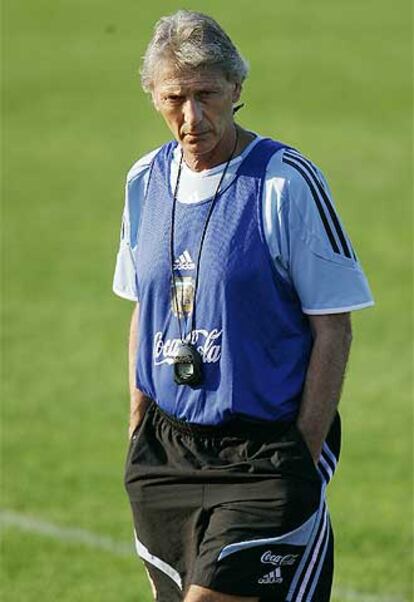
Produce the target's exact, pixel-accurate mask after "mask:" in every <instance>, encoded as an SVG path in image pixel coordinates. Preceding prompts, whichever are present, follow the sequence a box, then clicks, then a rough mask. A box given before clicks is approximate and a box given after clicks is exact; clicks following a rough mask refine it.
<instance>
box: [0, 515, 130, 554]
mask: <svg viewBox="0 0 414 602" xmlns="http://www.w3.org/2000/svg"><path fill="white" fill-rule="evenodd" d="M0 524H2V525H4V527H16V528H17V529H21V530H22V531H28V532H29V533H37V534H38V535H46V536H47V537H52V538H53V539H58V540H60V541H64V542H68V543H76V544H83V545H84V546H87V547H88V548H95V549H98V550H105V551H106V552H111V553H112V554H115V555H116V556H131V555H132V554H133V553H134V545H133V540H132V537H131V544H130V545H128V544H127V543H123V542H120V541H115V540H114V539H112V538H111V537H106V536H104V535H96V533H91V532H90V531H86V530H85V529H78V528H72V527H59V526H57V525H54V524H53V523H48V522H46V521H43V520H39V519H38V518H34V517H32V516H28V515H26V514H20V513H17V512H12V511H11V510H0Z"/></svg>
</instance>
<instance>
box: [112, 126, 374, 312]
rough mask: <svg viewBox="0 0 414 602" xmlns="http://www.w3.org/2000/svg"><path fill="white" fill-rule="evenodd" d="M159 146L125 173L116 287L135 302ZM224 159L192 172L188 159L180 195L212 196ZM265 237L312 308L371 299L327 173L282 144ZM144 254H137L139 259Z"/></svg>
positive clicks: (269, 185) (269, 190)
mask: <svg viewBox="0 0 414 602" xmlns="http://www.w3.org/2000/svg"><path fill="white" fill-rule="evenodd" d="M262 139H263V138H262V137H261V136H256V138H255V139H254V140H253V141H252V142H251V143H250V144H249V145H248V146H247V147H246V148H245V149H244V151H243V153H241V154H240V155H238V156H237V157H235V158H234V159H233V160H232V161H231V162H230V164H229V167H228V169H227V173H226V176H225V178H224V181H223V183H222V187H223V188H227V186H228V185H229V184H230V183H231V181H232V180H233V179H234V178H235V176H236V172H237V169H238V167H239V165H240V163H241V161H242V160H243V159H244V158H245V157H246V156H247V154H248V153H249V152H250V151H251V150H252V149H253V147H254V146H255V145H256V144H257V143H258V142H259V141H260V140H262ZM158 151H159V149H156V150H155V151H152V152H151V153H148V154H147V155H145V156H144V157H142V158H141V159H140V160H139V161H137V162H136V163H135V164H134V165H133V166H132V168H131V169H130V171H129V172H128V176H127V183H126V190H125V206H124V213H123V219H122V229H121V240H120V246H119V251H118V256H117V261H116V269H115V275H114V283H113V290H114V292H115V293H116V294H117V295H119V296H120V297H124V298H126V299H130V300H131V301H137V300H138V297H137V290H136V274H135V248H136V244H137V237H138V236H139V223H140V209H141V206H142V200H143V198H144V195H145V189H146V186H147V182H148V176H149V167H150V164H151V161H152V159H153V158H154V156H155V155H156V153H157V152H158ZM180 155H181V149H180V147H179V146H177V147H176V149H175V150H174V154H173V160H172V162H171V173H170V179H171V188H172V189H173V190H174V188H175V184H176V181H177V175H178V166H179V162H180ZM223 169H224V164H222V165H218V166H216V167H213V168H212V169H207V170H204V171H201V172H194V171H192V170H191V169H190V168H188V167H187V166H186V164H185V163H183V166H182V172H181V178H180V184H179V190H178V195H177V201H178V202H180V203H197V202H201V201H205V200H206V199H208V198H211V197H213V196H214V193H215V191H216V187H217V185H218V183H219V180H220V177H221V174H222V172H223ZM262 211H263V225H264V231H265V237H266V241H267V244H268V246H269V250H270V254H271V256H272V258H273V261H274V264H275V267H276V269H277V271H278V273H279V274H280V275H281V276H282V278H284V279H286V280H287V281H288V282H289V283H290V284H292V285H293V286H294V288H295V290H296V292H297V294H298V296H299V299H300V301H301V306H302V311H303V312H304V313H306V314H330V313H342V312H348V311H353V310H357V309H362V308H364V307H368V306H370V305H373V303H374V302H373V299H372V295H371V292H370V289H369V285H368V282H367V279H366V277H365V275H364V272H363V271H362V268H361V265H360V263H359V261H358V259H357V257H356V255H355V253H354V251H353V249H352V245H351V242H350V240H349V237H348V236H347V234H346V232H345V230H344V228H343V226H342V224H341V222H340V220H339V218H338V216H337V213H336V211H335V208H334V204H333V201H332V197H331V194H330V191H329V188H328V185H327V183H326V180H325V178H324V176H323V174H322V173H321V172H320V170H319V169H318V168H317V167H316V166H315V165H314V164H313V163H311V162H310V161H309V160H308V159H306V158H305V157H304V156H303V155H301V154H300V153H298V152H297V151H294V150H292V149H282V150H280V151H278V152H276V153H275V154H274V155H273V156H272V157H271V159H270V161H269V163H268V165H267V169H266V176H265V183H264V187H263V197H262ZM137 261H139V258H138V259H137Z"/></svg>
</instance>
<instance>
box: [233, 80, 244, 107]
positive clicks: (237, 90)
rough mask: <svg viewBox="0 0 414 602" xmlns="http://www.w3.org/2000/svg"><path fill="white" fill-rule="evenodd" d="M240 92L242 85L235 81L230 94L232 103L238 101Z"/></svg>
mask: <svg viewBox="0 0 414 602" xmlns="http://www.w3.org/2000/svg"><path fill="white" fill-rule="evenodd" d="M241 92H242V85H241V84H238V83H235V84H234V89H233V94H232V101H233V103H235V102H238V100H239V99H240V95H241Z"/></svg>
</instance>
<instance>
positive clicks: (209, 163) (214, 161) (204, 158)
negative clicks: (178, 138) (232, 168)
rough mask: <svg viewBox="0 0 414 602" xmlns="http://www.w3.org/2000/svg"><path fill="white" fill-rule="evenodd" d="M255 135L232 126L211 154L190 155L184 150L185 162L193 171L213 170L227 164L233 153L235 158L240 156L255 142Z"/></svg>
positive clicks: (234, 125)
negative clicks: (252, 141)
mask: <svg viewBox="0 0 414 602" xmlns="http://www.w3.org/2000/svg"><path fill="white" fill-rule="evenodd" d="M236 135H237V136H238V139H237V146H236V148H234V144H235V142H236ZM253 138H254V135H253V134H251V133H250V132H246V130H244V129H243V128H240V127H238V126H237V125H236V124H233V125H232V129H231V130H230V131H229V132H228V133H227V135H226V136H223V138H222V140H221V141H220V143H219V144H218V145H217V146H216V147H215V148H214V149H212V150H211V151H210V152H208V153H205V154H203V155H196V154H193V153H188V151H187V152H186V150H185V149H184V150H183V158H184V161H185V163H186V165H187V167H189V168H190V169H192V170H193V171H203V170H205V169H212V168H213V167H216V166H217V165H221V164H222V163H225V162H226V161H227V160H228V159H229V157H230V155H231V154H232V152H233V149H234V152H233V157H236V156H237V155H238V154H240V153H241V152H242V151H243V149H244V148H245V147H246V146H247V145H248V144H249V142H251V140H253Z"/></svg>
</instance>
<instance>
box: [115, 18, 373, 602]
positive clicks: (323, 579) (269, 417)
mask: <svg viewBox="0 0 414 602" xmlns="http://www.w3.org/2000/svg"><path fill="white" fill-rule="evenodd" d="M246 75H247V66H246V63H245V61H244V60H243V59H242V57H241V56H240V54H239V53H238V51H237V49H236V48H235V46H234V45H233V43H232V42H231V40H230V39H229V37H228V36H227V34H226V33H225V32H224V31H223V30H222V29H221V28H220V26H219V25H218V24H217V23H216V22H215V21H214V20H213V19H211V18H209V17H207V16H205V15H202V14H200V13H195V12H191V11H179V12H177V13H176V14H174V15H172V16H170V17H165V18H162V19H161V20H160V21H159V22H158V23H157V24H156V27H155V32H154V36H153V39H152V40H151V42H150V44H149V46H148V48H147V51H146V54H145V57H144V63H143V68H142V83H143V87H144V90H145V91H146V92H149V93H150V94H151V96H152V100H153V104H154V107H155V109H156V110H157V111H158V112H159V113H161V115H162V116H163V118H164V119H165V121H166V123H167V125H168V127H169V128H170V129H171V131H172V133H173V136H174V139H175V140H174V141H173V142H170V143H168V144H166V145H164V146H163V147H161V148H160V149H157V150H156V151H153V152H151V153H150V154H148V155H146V156H145V157H143V158H142V159H140V160H139V161H138V162H137V163H136V164H135V165H134V166H133V167H132V169H131V170H130V172H129V174H128V178H127V187H126V203H125V211H124V218H123V227H122V236H121V245H120V250H119V254H118V260H117V267H116V273H115V280H114V290H115V292H116V293H117V294H119V295H120V296H122V297H126V298H128V299H131V300H133V301H135V302H136V303H137V305H136V307H135V309H134V312H133V317H132V322H131V331H130V343H129V350H130V362H129V366H130V392H131V408H130V425H129V434H130V438H131V442H130V446H129V451H128V457H127V464H126V477H125V483H126V488H127V491H128V495H129V498H130V502H131V507H132V511H133V516H134V525H135V532H136V547H137V551H138V554H139V555H140V556H141V558H142V559H143V560H144V562H145V565H146V568H147V571H148V573H149V576H150V579H151V581H152V584H153V589H154V596H155V599H156V600H158V601H159V602H175V601H179V600H185V602H243V601H245V602H246V601H248V602H257V601H259V600H260V601H269V602H270V601H274V602H276V601H277V600H280V601H281V600H288V601H293V600H294V601H298V602H299V601H304V600H308V601H309V600H315V601H317V602H324V601H326V600H329V598H330V590H331V582H332V572H333V539H332V529H331V526H330V521H329V514H328V511H327V507H326V503H325V488H326V485H327V483H328V481H329V480H330V478H331V477H332V475H333V472H334V470H335V466H336V463H337V460H338V455H339V447H340V425H339V416H338V414H337V404H338V401H339V397H340V391H341V386H342V381H343V376H344V372H345V366H346V362H347V357H348V352H349V347H350V341H351V325H350V311H351V310H356V309H360V308H363V307H367V306H369V305H372V303H373V301H372V298H371V294H370V291H369V288H368V284H367V281H366V279H365V276H364V274H363V272H362V269H361V267H360V265H359V263H358V261H357V259H356V256H355V253H354V251H353V249H352V246H351V243H350V241H349V238H348V237H347V235H346V233H345V231H344V229H343V227H342V225H341V223H340V221H339V218H338V216H337V214H336V212H335V209H334V206H333V203H332V200H331V196H330V192H329V189H328V186H327V183H326V181H325V180H324V178H323V176H322V174H321V172H320V171H319V170H318V169H317V168H316V167H315V166H314V165H313V164H312V163H311V162H310V161H309V160H308V159H306V158H305V157H304V156H303V155H301V154H300V153H299V152H298V151H297V150H295V149H292V148H290V147H288V146H286V145H283V144H281V143H278V142H275V141H273V140H271V139H269V138H263V137H261V136H259V135H257V134H255V133H253V132H250V131H248V130H245V129H243V128H241V127H240V126H239V125H237V124H236V123H235V121H234V113H235V110H236V109H237V107H236V106H235V105H236V104H237V103H238V102H239V99H240V95H241V91H242V84H243V81H244V79H245V77H246Z"/></svg>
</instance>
